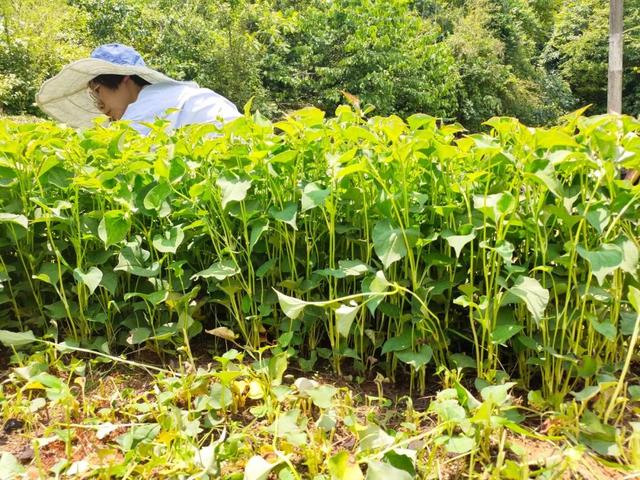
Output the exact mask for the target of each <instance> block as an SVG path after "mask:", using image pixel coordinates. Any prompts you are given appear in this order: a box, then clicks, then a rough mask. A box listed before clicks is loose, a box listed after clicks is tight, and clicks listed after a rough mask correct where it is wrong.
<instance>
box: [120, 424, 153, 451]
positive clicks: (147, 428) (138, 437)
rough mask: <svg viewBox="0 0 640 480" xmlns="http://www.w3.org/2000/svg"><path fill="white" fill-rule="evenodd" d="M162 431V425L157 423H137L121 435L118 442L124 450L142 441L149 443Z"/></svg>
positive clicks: (132, 447)
mask: <svg viewBox="0 0 640 480" xmlns="http://www.w3.org/2000/svg"><path fill="white" fill-rule="evenodd" d="M159 433H160V425H159V424H157V423H149V424H145V425H135V426H133V427H131V429H130V430H129V431H128V432H127V433H125V434H123V435H120V436H119V437H118V438H117V439H116V442H118V444H119V445H120V447H121V448H122V450H123V451H124V452H128V451H130V450H132V449H134V448H135V447H136V446H137V445H139V444H141V443H143V444H144V443H149V442H151V441H153V439H154V438H156V437H157V436H158V434H159Z"/></svg>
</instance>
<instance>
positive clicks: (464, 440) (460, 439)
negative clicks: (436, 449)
mask: <svg viewBox="0 0 640 480" xmlns="http://www.w3.org/2000/svg"><path fill="white" fill-rule="evenodd" d="M475 446H476V441H475V440H474V439H473V438H469V437H467V436H465V435H455V436H453V437H450V438H449V440H448V441H447V443H446V444H445V449H446V450H447V452H449V453H455V454H464V453H469V452H470V451H471V450H473V449H474V448H475Z"/></svg>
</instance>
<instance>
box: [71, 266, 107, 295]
mask: <svg viewBox="0 0 640 480" xmlns="http://www.w3.org/2000/svg"><path fill="white" fill-rule="evenodd" d="M73 278H75V279H76V282H78V283H83V284H85V285H86V286H87V288H88V289H89V293H91V294H92V293H93V292H95V291H96V288H98V285H100V282H101V281H102V270H100V269H99V268H97V267H91V268H89V270H88V271H87V273H84V272H83V271H82V270H80V269H79V268H76V269H75V270H74V271H73Z"/></svg>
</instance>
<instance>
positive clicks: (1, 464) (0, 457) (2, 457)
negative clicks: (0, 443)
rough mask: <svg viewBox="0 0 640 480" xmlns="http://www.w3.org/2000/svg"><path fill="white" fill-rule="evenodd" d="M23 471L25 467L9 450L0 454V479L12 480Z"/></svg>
mask: <svg viewBox="0 0 640 480" xmlns="http://www.w3.org/2000/svg"><path fill="white" fill-rule="evenodd" d="M23 473H25V468H24V467H23V466H22V465H21V464H20V462H18V459H17V458H16V457H14V456H13V455H11V454H10V453H9V452H2V454H0V480H13V479H14V478H19V477H20V476H21V475H22V474H23Z"/></svg>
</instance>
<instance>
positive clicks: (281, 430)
mask: <svg viewBox="0 0 640 480" xmlns="http://www.w3.org/2000/svg"><path fill="white" fill-rule="evenodd" d="M299 416H300V410H298V409H297V408H294V409H291V410H288V411H287V412H286V413H283V414H282V415H279V416H278V417H277V418H276V420H275V421H274V422H273V424H272V425H270V426H269V427H267V429H266V430H267V431H268V432H270V433H273V435H275V436H276V437H284V438H286V439H287V441H288V442H289V443H291V444H293V445H295V446H297V447H300V446H302V445H304V444H305V443H306V442H307V434H306V433H305V432H304V431H303V430H302V429H301V428H300V426H299V425H298V417H299Z"/></svg>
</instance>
